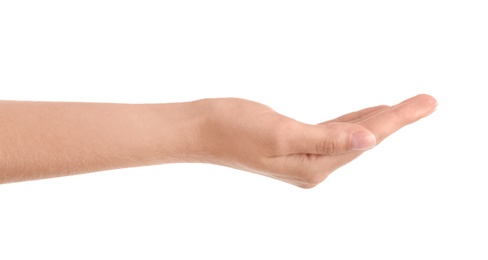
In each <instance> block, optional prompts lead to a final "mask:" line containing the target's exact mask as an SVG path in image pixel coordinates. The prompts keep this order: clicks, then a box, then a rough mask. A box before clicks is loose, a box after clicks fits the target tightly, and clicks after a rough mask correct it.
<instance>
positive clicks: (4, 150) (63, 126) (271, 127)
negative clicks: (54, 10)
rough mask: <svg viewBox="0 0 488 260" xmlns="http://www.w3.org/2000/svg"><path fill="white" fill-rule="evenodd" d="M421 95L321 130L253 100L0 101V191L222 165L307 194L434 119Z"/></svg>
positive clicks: (431, 105)
mask: <svg viewBox="0 0 488 260" xmlns="http://www.w3.org/2000/svg"><path fill="white" fill-rule="evenodd" d="M436 106H437V101H436V100H435V99H434V98H433V97H431V96H429V95H426V94H421V95H418V96H415V97H412V98H410V99H407V100H405V101H403V102H402V103H400V104H397V105H394V106H376V107H371V108H366V109H363V110H360V111H356V112H353V113H350V114H346V115H344V116H341V117H339V118H336V119H333V120H329V121H325V122H323V123H320V124H317V125H310V124H304V123H301V122H299V121H296V120H294V119H291V118H288V117H286V116H284V115H281V114H278V113H276V112H275V111H273V110H272V109H271V108H269V107H267V106H265V105H263V104H259V103H256V102H253V101H249V100H244V99H236V98H218V99H203V100H197V101H192V102H184V103H168V104H114V103H77V102H25V101H0V183H9V182H19V181H27V180H36V179H44V178H52V177H60V176H66V175H73V174H80V173H88V172H96V171H103V170H109V169H117V168H125V167H137V166H146V165H156V164H165V163H190V162H201V163H211V164H217V165H224V166H228V167H232V168H236V169H240V170H245V171H248V172H253V173H257V174H261V175H265V176H268V177H271V178H275V179H278V180H281V181H285V182H288V183H291V184H293V185H296V186H299V187H302V188H311V187H314V186H316V185H317V184H319V183H320V182H322V181H323V180H324V179H325V178H326V177H327V176H328V175H329V174H330V173H332V172H333V171H335V170H336V169H337V168H339V167H341V166H343V165H345V164H347V163H348V162H350V161H352V160H354V159H355V158H356V157H358V156H359V155H361V154H362V153H363V152H364V151H366V150H368V149H371V148H373V147H374V146H376V145H377V144H379V143H380V142H381V141H383V140H384V139H385V138H386V137H388V136H389V135H390V134H392V133H394V132H396V131H397V130H399V129H400V128H402V127H403V126H405V125H408V124H411V123H413V122H415V121H417V120H419V119H421V118H423V117H425V116H427V115H429V114H431V113H432V112H433V111H435V108H436Z"/></svg>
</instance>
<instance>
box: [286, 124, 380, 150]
mask: <svg viewBox="0 0 488 260" xmlns="http://www.w3.org/2000/svg"><path fill="white" fill-rule="evenodd" d="M288 144H289V147H288V149H287V151H286V153H287V154H299V153H303V154H319V155H328V156H332V155H338V154H343V153H347V152H350V151H353V150H367V149H369V148H371V147H373V146H375V145H376V140H375V135H374V134H373V133H372V132H371V131H369V130H368V129H367V128H365V127H363V126H360V125H357V124H350V123H329V124H326V125H306V124H301V125H300V126H299V127H298V129H296V130H295V131H293V135H292V136H291V138H290V140H289V142H288Z"/></svg>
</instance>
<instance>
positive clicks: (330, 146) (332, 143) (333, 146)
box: [316, 138, 339, 155]
mask: <svg viewBox="0 0 488 260" xmlns="http://www.w3.org/2000/svg"><path fill="white" fill-rule="evenodd" d="M338 149H339V148H338V146H337V142H336V140H334V139H333V138H325V139H323V140H321V141H320V142H317V144H316V150H317V154H324V155H334V154H337V151H338Z"/></svg>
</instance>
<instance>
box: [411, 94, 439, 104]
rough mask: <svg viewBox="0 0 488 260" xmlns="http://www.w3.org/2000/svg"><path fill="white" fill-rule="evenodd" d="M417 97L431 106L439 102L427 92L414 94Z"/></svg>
mask: <svg viewBox="0 0 488 260" xmlns="http://www.w3.org/2000/svg"><path fill="white" fill-rule="evenodd" d="M416 97H417V99H419V100H420V102H422V103H425V104H429V105H431V106H434V107H436V106H437V105H438V104H439V103H438V102H437V99H435V98H434V97H433V96H431V95H429V94H419V95H417V96H416Z"/></svg>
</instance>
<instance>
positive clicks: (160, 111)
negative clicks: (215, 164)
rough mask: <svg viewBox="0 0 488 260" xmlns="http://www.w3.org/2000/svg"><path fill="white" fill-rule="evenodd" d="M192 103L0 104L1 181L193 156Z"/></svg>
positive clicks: (194, 124)
mask: <svg viewBox="0 0 488 260" xmlns="http://www.w3.org/2000/svg"><path fill="white" fill-rule="evenodd" d="M200 120H201V118H200V115H199V109H198V108H197V106H196V105H195V103H194V102H188V103H173V104H110V103H66V102H17V101H1V102H0V183H7V182H15V181H23V180H33V179H41V178H49V177H57V176H64V175H71V174H77V173H86V172H93V171H101V170H108V169H116V168H124V167H135V166H143V165H154V164H162V163H171V162H183V161H192V160H194V158H193V157H194V155H195V154H197V153H198V150H199V149H200V148H199V146H198V145H197V143H196V142H197V140H199V138H198V135H199V131H198V130H199V121H200Z"/></svg>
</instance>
